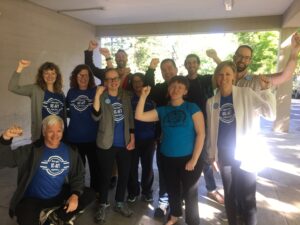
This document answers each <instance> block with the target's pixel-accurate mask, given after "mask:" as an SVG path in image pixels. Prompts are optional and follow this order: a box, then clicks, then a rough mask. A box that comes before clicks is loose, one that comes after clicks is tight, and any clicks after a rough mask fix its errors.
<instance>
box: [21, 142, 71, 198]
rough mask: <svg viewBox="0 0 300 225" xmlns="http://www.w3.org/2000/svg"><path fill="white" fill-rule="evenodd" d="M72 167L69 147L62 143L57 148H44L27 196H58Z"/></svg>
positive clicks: (26, 193) (27, 190)
mask: <svg viewBox="0 0 300 225" xmlns="http://www.w3.org/2000/svg"><path fill="white" fill-rule="evenodd" d="M69 167H70V159H69V152H68V148H67V146H66V145H65V144H63V143H61V144H60V146H59V147H58V148H56V149H50V148H48V147H45V148H44V151H43V155H42V158H41V161H40V164H39V167H38V169H37V171H36V173H35V175H34V176H33V178H32V180H31V181H30V183H29V185H28V187H27V189H26V192H25V196H26V197H34V198H39V199H49V198H53V197H55V196H57V195H58V194H59V193H60V192H61V190H62V186H63V184H64V182H65V177H66V176H67V175H68V172H69Z"/></svg>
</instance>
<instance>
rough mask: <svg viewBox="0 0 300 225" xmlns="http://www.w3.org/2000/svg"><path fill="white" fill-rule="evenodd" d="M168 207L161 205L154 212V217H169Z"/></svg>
mask: <svg viewBox="0 0 300 225" xmlns="http://www.w3.org/2000/svg"><path fill="white" fill-rule="evenodd" d="M167 212H168V205H167V204H159V206H158V207H157V208H156V209H155V211H154V217H157V218H162V217H165V216H166V215H167Z"/></svg>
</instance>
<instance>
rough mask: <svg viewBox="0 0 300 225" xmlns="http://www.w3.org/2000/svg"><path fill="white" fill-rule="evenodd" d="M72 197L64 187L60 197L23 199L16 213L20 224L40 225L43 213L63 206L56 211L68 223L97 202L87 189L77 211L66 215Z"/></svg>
mask: <svg viewBox="0 0 300 225" xmlns="http://www.w3.org/2000/svg"><path fill="white" fill-rule="evenodd" d="M70 196H71V193H70V191H69V189H68V188H66V187H64V188H63V190H62V191H61V193H60V194H59V195H58V196H56V197H54V198H51V199H37V198H23V199H22V200H21V201H20V202H19V204H18V205H17V207H16V211H15V214H16V216H17V221H18V224H20V225H39V217H40V213H41V211H42V210H43V209H46V208H52V207H56V206H61V207H60V208H59V209H58V210H57V211H56V213H57V215H58V217H59V218H60V219H62V220H63V221H68V220H70V219H71V218H72V217H73V216H74V215H76V214H77V213H78V212H79V211H81V210H82V209H84V208H86V207H87V206H88V205H89V204H90V203H91V202H92V201H94V200H95V192H94V191H93V190H92V189H90V188H85V189H84V193H83V194H82V195H81V196H80V197H79V200H78V207H77V209H76V210H75V211H73V212H69V213H66V211H65V210H64V206H65V202H66V201H67V200H68V198H69V197H70Z"/></svg>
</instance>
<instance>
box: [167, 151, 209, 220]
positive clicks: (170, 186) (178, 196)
mask: <svg viewBox="0 0 300 225" xmlns="http://www.w3.org/2000/svg"><path fill="white" fill-rule="evenodd" d="M190 158H191V156H185V157H166V156H163V155H161V159H162V161H161V163H162V169H163V173H164V177H165V179H166V186H167V191H168V195H169V203H170V214H171V215H172V216H176V217H179V216H182V206H181V204H182V198H183V199H184V200H185V221H186V223H187V224H188V225H198V224H199V223H200V218H199V210H198V184H199V179H200V175H201V172H202V168H203V161H202V160H200V159H199V160H198V162H197V164H196V166H195V168H194V170H193V171H187V170H185V165H186V163H187V162H188V161H189V160H190Z"/></svg>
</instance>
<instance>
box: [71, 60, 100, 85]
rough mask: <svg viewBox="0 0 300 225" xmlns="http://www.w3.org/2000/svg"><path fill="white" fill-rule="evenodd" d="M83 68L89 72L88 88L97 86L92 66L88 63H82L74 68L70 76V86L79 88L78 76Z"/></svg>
mask: <svg viewBox="0 0 300 225" xmlns="http://www.w3.org/2000/svg"><path fill="white" fill-rule="evenodd" d="M82 70H87V71H88V74H89V83H88V89H90V88H93V87H95V86H96V84H95V79H94V76H93V73H92V70H91V68H90V67H89V66H88V65H86V64H80V65H77V66H76V67H75V68H74V69H73V71H72V72H71V76H70V88H76V89H79V85H78V82H77V76H78V74H79V73H80V72H81V71H82Z"/></svg>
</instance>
